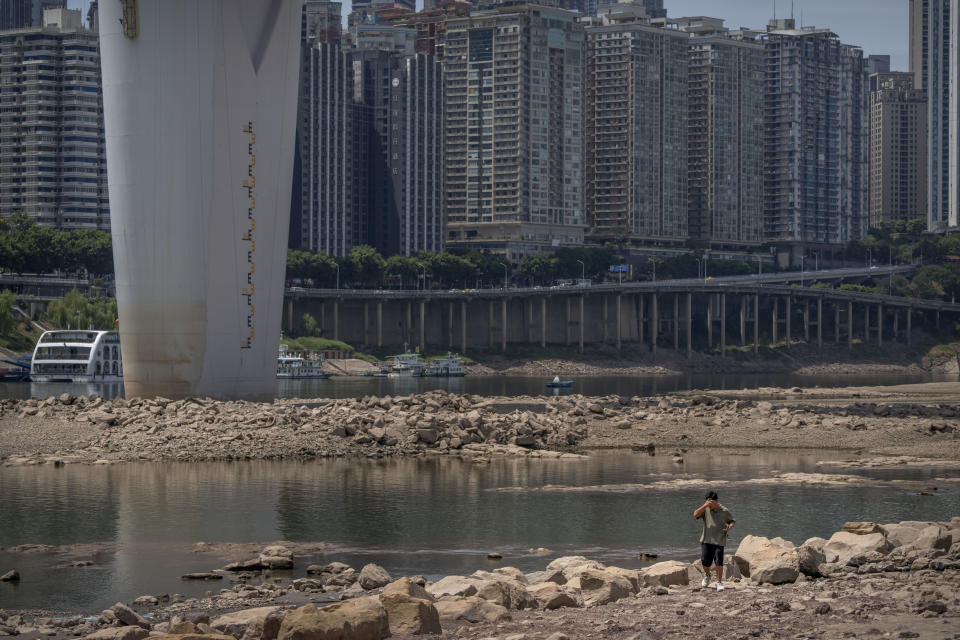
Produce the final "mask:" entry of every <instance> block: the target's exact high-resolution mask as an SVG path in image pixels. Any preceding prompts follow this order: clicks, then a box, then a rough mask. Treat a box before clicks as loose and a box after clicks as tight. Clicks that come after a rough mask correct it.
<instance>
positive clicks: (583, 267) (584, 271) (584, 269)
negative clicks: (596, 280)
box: [577, 260, 587, 280]
mask: <svg viewBox="0 0 960 640" xmlns="http://www.w3.org/2000/svg"><path fill="white" fill-rule="evenodd" d="M577 262H579V263H580V280H586V279H587V265H585V264H583V260H577Z"/></svg>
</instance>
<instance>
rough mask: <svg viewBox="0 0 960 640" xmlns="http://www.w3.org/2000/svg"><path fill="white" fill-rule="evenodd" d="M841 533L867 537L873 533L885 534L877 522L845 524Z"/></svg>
mask: <svg viewBox="0 0 960 640" xmlns="http://www.w3.org/2000/svg"><path fill="white" fill-rule="evenodd" d="M840 530H841V531H846V532H847V533H853V534H856V535H858V536H866V535H870V534H871V533H883V529H882V528H881V527H880V525H878V524H877V523H876V522H845V523H844V524H843V527H842V528H841V529H840Z"/></svg>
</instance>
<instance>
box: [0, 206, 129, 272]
mask: <svg viewBox="0 0 960 640" xmlns="http://www.w3.org/2000/svg"><path fill="white" fill-rule="evenodd" d="M80 270H85V271H86V272H87V273H89V274H91V275H95V276H102V275H112V274H113V248H112V245H111V242H110V234H109V233H107V232H105V231H97V230H96V229H78V230H71V231H57V230H56V229H51V228H50V227H41V226H39V225H38V224H36V223H35V222H34V221H33V219H31V218H30V217H29V216H27V215H26V214H24V213H16V214H14V215H13V216H11V217H9V218H0V271H7V272H12V273H18V274H19V273H51V272H54V271H73V272H76V271H80Z"/></svg>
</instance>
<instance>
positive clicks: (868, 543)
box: [823, 531, 890, 565]
mask: <svg viewBox="0 0 960 640" xmlns="http://www.w3.org/2000/svg"><path fill="white" fill-rule="evenodd" d="M823 550H824V553H827V555H829V554H830V553H835V554H837V562H838V563H840V564H841V565H844V564H846V563H847V561H848V560H850V558H852V557H854V556H858V555H863V554H867V553H871V552H873V551H876V552H878V553H884V554H885V553H887V552H888V551H890V543H889V542H887V539H886V537H884V535H883V534H882V533H870V534H866V535H857V534H855V533H850V532H848V531H838V532H836V533H835V534H833V535H832V536H830V540H828V541H827V544H825V545H824V547H823Z"/></svg>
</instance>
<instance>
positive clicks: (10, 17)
mask: <svg viewBox="0 0 960 640" xmlns="http://www.w3.org/2000/svg"><path fill="white" fill-rule="evenodd" d="M66 6H67V0H0V31H4V30H6V29H25V28H27V27H42V26H43V10H44V9H64V8H66Z"/></svg>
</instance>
